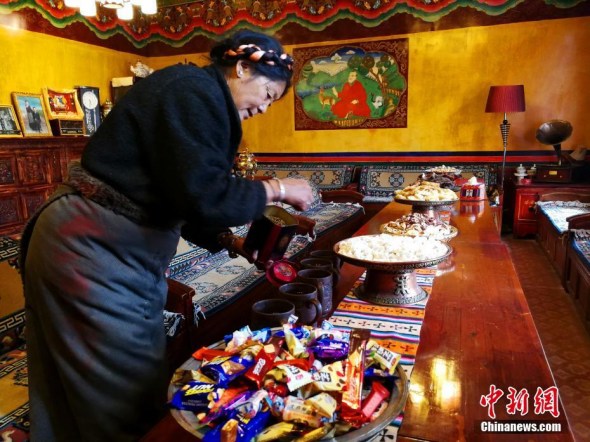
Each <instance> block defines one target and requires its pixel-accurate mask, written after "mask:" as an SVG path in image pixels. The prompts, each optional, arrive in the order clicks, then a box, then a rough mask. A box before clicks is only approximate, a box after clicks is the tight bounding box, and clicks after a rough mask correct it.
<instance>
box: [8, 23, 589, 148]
mask: <svg viewBox="0 0 590 442" xmlns="http://www.w3.org/2000/svg"><path fill="white" fill-rule="evenodd" d="M399 37H407V38H408V39H409V43H410V57H409V59H410V61H409V65H410V73H409V102H408V127H407V128H405V129H348V130H324V131H295V130H294V123H293V120H294V112H293V100H294V99H295V97H294V95H293V93H292V92H290V93H289V94H288V95H287V96H286V97H285V98H284V99H283V100H281V101H280V102H278V103H276V104H274V105H273V107H272V108H271V111H270V112H269V113H268V114H266V115H263V116H260V117H256V118H254V119H252V120H249V121H247V122H245V123H244V140H245V144H246V145H247V146H248V147H249V148H250V150H252V151H254V152H265V153H270V152H282V153H288V152H340V151H344V152H390V151H409V152H412V151H445V150H451V151H472V150H486V151H497V150H501V149H502V142H501V136H500V130H499V127H498V125H499V124H500V122H501V120H502V115H499V114H486V113H484V107H485V102H486V99H487V94H488V90H489V86H490V85H503V84H524V85H525V95H526V103H527V111H526V112H524V113H520V114H512V115H510V116H509V120H510V123H511V124H512V128H511V132H510V140H509V146H508V147H509V150H520V149H524V150H527V149H530V150H540V149H547V150H552V148H551V147H548V146H543V145H541V144H540V143H538V142H537V141H536V139H535V131H536V129H537V128H538V127H539V126H540V124H541V123H543V122H545V121H547V120H550V119H555V118H559V119H565V120H568V121H570V122H571V123H572V125H573V127H574V131H573V135H572V137H571V138H570V139H569V140H567V141H566V142H565V143H564V144H563V148H564V149H571V148H573V147H575V146H578V145H586V146H587V145H589V144H590V125H588V124H586V120H587V112H588V110H589V108H590V88H588V81H589V79H590V18H589V17H581V18H573V19H563V20H545V21H536V22H528V23H516V24H509V25H499V26H489V27H473V28H464V29H453V30H447V31H437V32H426V33H418V34H410V35H407V36H405V35H395V36H394V35H392V38H399ZM331 43H347V42H346V41H340V42H326V44H331ZM0 47H2V52H3V57H2V58H3V60H2V63H1V64H0V75H1V76H0V78H3V79H10V80H9V81H3V82H0V101H7V100H9V93H10V91H14V90H19V91H25V92H27V91H39V90H40V88H41V87H42V86H45V85H49V86H53V87H71V86H73V85H75V84H80V83H84V84H91V85H98V86H100V88H101V94H103V95H101V97H102V101H104V97H105V95H104V92H103V91H105V90H108V89H107V87H108V81H109V80H110V78H111V77H116V76H127V75H129V65H131V64H133V63H135V61H137V57H136V56H134V55H133V54H125V53H118V52H115V51H111V50H107V49H103V48H99V47H96V46H92V45H86V44H81V43H76V42H72V41H68V40H63V39H59V38H54V37H50V36H46V35H41V34H35V33H30V32H22V31H21V32H16V31H11V30H9V29H6V28H1V27H0ZM302 47H303V46H302ZM287 49H288V50H290V51H291V50H292V49H293V47H287ZM185 60H186V61H191V62H194V63H196V64H199V65H203V64H205V63H207V61H206V58H205V56H204V54H187V55H182V56H175V57H152V58H150V59H147V60H145V59H144V60H142V61H144V62H145V63H147V64H148V65H149V66H151V67H154V68H161V67H164V66H167V65H170V64H174V63H178V62H184V61H185Z"/></svg>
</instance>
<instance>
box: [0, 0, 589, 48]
mask: <svg viewBox="0 0 590 442" xmlns="http://www.w3.org/2000/svg"><path fill="white" fill-rule="evenodd" d="M158 5H159V8H158V13H157V14H155V15H152V16H147V15H143V14H141V13H140V12H139V11H138V10H136V11H135V18H134V19H133V20H132V21H130V22H121V21H119V20H117V18H116V15H115V14H114V13H113V12H112V10H108V9H105V8H102V7H99V12H98V14H97V16H96V17H92V18H86V17H83V16H81V15H80V14H79V13H78V12H77V10H75V9H71V8H67V7H65V6H64V4H63V0H0V24H8V25H10V23H11V21H12V20H14V18H15V17H17V18H18V20H19V23H20V24H21V26H22V24H23V23H24V27H25V28H26V29H29V30H32V31H37V32H44V33H48V34H52V35H57V36H63V37H66V38H73V39H76V40H80V41H85V42H89V43H92V44H98V45H101V46H105V47H110V48H113V49H117V50H125V51H128V52H134V53H137V54H141V55H146V56H155V55H171V54H175V53H187V52H199V51H204V50H206V48H208V47H209V46H210V42H211V40H214V39H217V38H219V36H220V35H222V34H224V33H227V32H229V31H232V30H235V29H239V28H250V29H264V30H266V31H267V32H271V33H272V34H274V35H277V36H278V37H279V38H280V39H281V41H282V42H283V43H284V44H304V43H312V42H316V41H325V40H337V39H349V38H363V37H369V36H371V37H372V36H381V35H383V36H385V35H392V34H407V33H412V32H425V31H434V30H442V29H449V28H457V27H465V26H486V25H493V24H501V23H510V22H519V21H531V20H543V19H548V18H567V17H574V16H586V15H590V1H589V0H480V1H472V0H196V1H192V2H187V1H186V0H158Z"/></svg>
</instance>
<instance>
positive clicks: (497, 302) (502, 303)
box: [143, 202, 573, 442]
mask: <svg viewBox="0 0 590 442" xmlns="http://www.w3.org/2000/svg"><path fill="white" fill-rule="evenodd" d="M476 204H477V203H476ZM470 206H472V204H470V205H466V204H465V203H460V202H458V203H456V204H455V205H454V206H453V209H452V212H451V223H452V224H453V225H454V226H456V227H457V228H458V230H459V235H458V236H457V237H456V238H454V239H453V240H452V241H451V246H452V247H453V249H454V253H453V256H452V258H451V259H452V261H451V266H452V268H451V269H452V271H447V272H445V273H443V274H441V275H440V276H437V277H436V279H435V281H434V286H433V289H432V293H431V295H430V299H429V301H428V304H427V307H426V316H425V318H424V323H423V326H422V332H421V337H420V346H419V348H418V354H417V357H416V363H415V366H414V371H413V373H412V377H411V382H410V395H409V398H408V402H407V404H406V407H405V411H404V413H405V415H404V420H403V423H402V426H401V428H400V431H399V434H398V440H400V441H418V440H419V441H424V440H427V441H462V440H465V441H478V442H479V441H492V440H493V441H515V440H526V441H573V436H572V434H571V431H570V428H569V425H568V422H567V419H566V416H565V413H564V411H563V408H562V407H561V405H560V406H559V413H560V415H559V417H557V418H554V417H553V416H551V415H550V414H548V413H545V414H541V415H536V414H535V413H534V407H535V404H534V396H535V393H536V391H537V389H538V388H541V389H542V390H546V389H548V388H549V387H552V386H554V385H555V383H554V380H553V376H552V374H551V370H550V368H549V366H548V364H547V360H546V358H545V354H544V352H543V348H542V346H541V342H540V340H539V336H538V334H537V330H536V328H535V325H534V323H533V319H532V317H531V313H530V310H529V308H528V305H527V303H526V299H525V297H524V293H523V291H522V288H521V286H520V283H519V280H518V277H517V275H516V272H515V270H514V266H513V264H512V261H511V259H510V255H509V253H508V249H507V247H506V246H505V245H504V244H503V243H502V241H501V238H500V235H499V222H498V219H497V212H496V211H495V210H494V209H491V208H490V207H489V206H488V205H487V203H485V204H482V205H478V206H477V210H476V208H474V207H470ZM409 210H410V207H408V206H402V205H400V204H397V203H391V204H389V205H388V206H387V207H386V208H384V209H383V210H382V211H380V212H379V213H377V214H376V215H375V217H373V219H371V220H370V221H369V222H368V223H366V224H365V225H364V226H363V227H362V228H361V229H360V230H359V231H358V232H357V233H356V234H355V236H356V235H364V234H371V233H376V232H378V229H379V226H380V225H381V224H382V223H384V222H387V221H390V220H393V219H397V218H399V216H401V215H402V214H404V213H407V212H408V211H409ZM496 210H497V209H496ZM447 265H448V263H447ZM451 269H449V270H451ZM362 272H363V269H362V268H359V267H355V266H352V265H349V264H344V266H343V267H342V272H341V280H340V282H339V284H338V286H337V288H336V300H335V301H337V302H340V301H341V300H342V298H343V297H344V296H345V295H346V294H347V293H348V291H349V289H350V287H352V285H353V283H354V282H355V281H356V280H357V279H358V278H359V276H360V275H361V274H362ZM491 385H495V387H497V388H499V389H501V390H502V391H503V392H504V395H503V396H502V397H501V398H500V400H499V401H498V402H497V404H496V406H495V407H494V409H495V413H496V421H511V422H515V421H543V422H548V423H559V424H561V432H560V433H553V434H548V433H545V434H541V433H526V434H522V435H518V434H499V433H482V432H481V431H480V430H479V428H480V424H481V422H482V421H491V419H490V418H489V417H488V414H487V412H488V410H487V407H482V406H481V405H480V399H481V397H482V396H484V395H487V394H488V393H489V392H490V386H491ZM508 387H513V388H515V389H516V390H517V391H521V390H523V389H526V391H527V392H528V393H529V395H530V397H529V400H528V403H529V412H528V414H527V415H525V416H522V415H521V413H520V412H519V411H516V414H515V415H510V414H508V413H507V411H506V405H507V404H508V401H507V399H506V397H507V395H508V392H509V391H508ZM143 440H144V442H146V441H172V440H174V441H190V440H195V438H194V437H193V436H191V435H190V434H188V433H187V432H186V431H185V430H183V429H182V428H181V427H180V426H179V425H178V424H177V423H176V422H175V421H174V419H173V418H172V417H171V416H167V417H166V418H165V419H164V420H162V421H161V422H160V423H159V424H158V425H157V426H156V427H155V428H154V429H153V430H152V431H151V432H150V433H149V434H148V435H146V437H145V438H144V439H143Z"/></svg>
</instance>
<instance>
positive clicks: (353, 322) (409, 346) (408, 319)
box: [329, 268, 436, 442]
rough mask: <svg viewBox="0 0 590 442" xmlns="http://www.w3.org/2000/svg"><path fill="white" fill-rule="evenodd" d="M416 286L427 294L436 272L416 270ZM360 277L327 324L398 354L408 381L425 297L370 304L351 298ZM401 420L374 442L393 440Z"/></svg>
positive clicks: (418, 338)
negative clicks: (361, 333) (367, 335)
mask: <svg viewBox="0 0 590 442" xmlns="http://www.w3.org/2000/svg"><path fill="white" fill-rule="evenodd" d="M416 274H417V280H418V284H419V285H420V286H421V287H422V288H423V289H424V290H425V291H426V292H427V293H428V294H430V292H431V290H432V283H433V281H434V276H435V274H436V269H434V268H426V269H418V270H416ZM362 281H363V277H361V278H360V279H359V281H357V283H356V284H355V285H354V286H353V288H352V289H351V291H350V292H349V293H348V294H347V295H346V297H345V298H344V299H343V301H342V302H341V303H340V305H339V306H338V309H337V310H336V311H335V312H334V313H333V315H332V316H331V317H330V319H329V321H330V322H331V323H332V324H333V325H335V326H336V327H338V328H363V329H368V330H371V337H372V338H373V339H375V340H376V341H378V342H379V344H380V345H382V346H383V347H385V348H387V349H389V350H391V351H393V352H395V353H398V354H400V355H402V357H401V361H400V364H401V366H402V368H403V369H404V371H405V373H406V376H407V377H408V380H410V377H411V375H412V370H413V368H414V361H415V359H416V353H417V351H418V344H419V343H420V331H421V329H422V322H423V321H424V314H425V312H426V304H427V302H428V299H429V298H428V297H427V298H426V299H425V300H423V301H421V302H418V303H416V304H412V305H405V306H400V307H387V306H381V305H376V304H370V303H368V302H366V301H363V300H360V299H359V298H357V297H356V296H355V291H356V289H357V288H358V287H359V286H360V285H361V283H362ZM402 420H403V412H402V413H401V414H400V415H399V416H398V417H397V418H396V419H395V420H394V421H393V422H391V424H390V425H389V426H387V427H386V428H385V429H384V430H383V432H382V433H381V435H380V437H379V438H378V439H376V440H378V441H388V442H390V441H395V440H396V438H397V432H398V430H399V427H400V425H401V424H402Z"/></svg>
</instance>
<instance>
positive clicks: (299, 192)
mask: <svg viewBox="0 0 590 442" xmlns="http://www.w3.org/2000/svg"><path fill="white" fill-rule="evenodd" d="M263 184H264V186H265V188H266V200H267V202H269V203H271V202H273V201H274V202H279V201H280V202H285V203H287V204H290V205H292V206H293V207H294V208H295V209H297V210H300V211H305V210H307V209H309V208H310V207H311V205H312V203H313V198H314V197H313V192H312V190H311V186H310V185H309V182H308V181H307V180H304V179H301V178H281V179H278V178H273V179H271V180H265V181H263Z"/></svg>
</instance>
